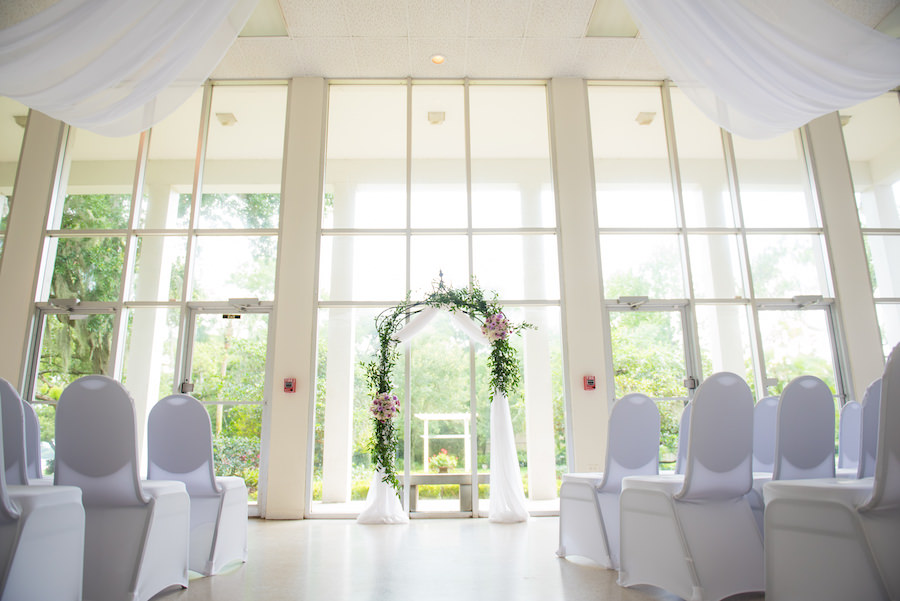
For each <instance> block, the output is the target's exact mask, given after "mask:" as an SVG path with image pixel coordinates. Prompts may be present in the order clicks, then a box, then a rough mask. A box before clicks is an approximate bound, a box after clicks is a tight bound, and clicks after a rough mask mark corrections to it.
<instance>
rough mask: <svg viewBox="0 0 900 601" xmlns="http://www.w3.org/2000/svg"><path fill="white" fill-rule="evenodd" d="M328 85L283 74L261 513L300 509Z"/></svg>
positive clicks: (311, 401)
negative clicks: (293, 383) (292, 386)
mask: <svg viewBox="0 0 900 601" xmlns="http://www.w3.org/2000/svg"><path fill="white" fill-rule="evenodd" d="M327 92H328V86H327V85H326V83H325V80H324V79H322V78H319V77H309V78H295V79H292V80H291V82H290V87H289V92H288V107H287V128H286V131H285V145H284V170H283V173H282V188H281V220H280V223H281V231H282V235H281V236H279V240H278V266H277V277H276V284H275V310H274V313H273V315H272V319H274V320H275V323H274V326H272V327H273V328H274V341H273V345H272V346H273V355H272V363H273V365H272V378H273V382H272V383H271V384H272V386H271V390H272V408H271V412H270V413H271V415H270V436H269V448H268V450H267V451H268V457H269V460H268V469H267V474H261V475H260V477H261V478H266V483H267V486H268V489H267V495H266V501H265V505H264V506H263V507H261V508H260V510H261V514H262V516H263V517H266V518H270V519H296V518H302V517H304V512H305V509H306V499H307V489H306V481H307V477H306V476H307V469H308V464H309V453H310V452H311V448H310V446H311V445H310V440H311V437H310V420H311V417H312V410H313V407H314V406H315V380H316V372H315V369H316V362H315V356H316V355H315V353H316V339H315V333H316V297H317V289H316V268H317V261H318V254H317V250H318V238H319V223H320V206H321V201H322V187H323V182H322V173H323V171H324V164H323V162H324V154H323V150H322V149H323V148H324V145H325V116H326V97H327ZM291 377H293V378H297V392H296V393H286V392H284V391H283V386H282V381H283V379H284V378H291Z"/></svg>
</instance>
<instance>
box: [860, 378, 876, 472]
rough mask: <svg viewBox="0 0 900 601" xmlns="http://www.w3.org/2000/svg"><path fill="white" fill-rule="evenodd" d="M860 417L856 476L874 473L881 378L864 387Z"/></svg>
mask: <svg viewBox="0 0 900 601" xmlns="http://www.w3.org/2000/svg"><path fill="white" fill-rule="evenodd" d="M861 404H862V415H861V418H860V422H861V424H860V441H859V465H858V466H857V470H856V476H857V477H858V478H868V477H870V476H874V475H875V455H876V454H877V453H878V422H879V421H881V378H878V379H877V380H875V381H874V382H872V383H871V384H869V387H868V388H866V393H865V394H864V395H863V400H862V403H861Z"/></svg>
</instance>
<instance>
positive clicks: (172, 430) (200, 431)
mask: <svg viewBox="0 0 900 601" xmlns="http://www.w3.org/2000/svg"><path fill="white" fill-rule="evenodd" d="M147 456H148V459H149V463H148V466H147V477H148V478H149V479H150V480H180V481H181V482H184V485H185V487H186V488H187V491H188V494H190V495H191V496H192V497H193V496H215V495H218V494H219V488H218V486H217V485H216V476H215V471H214V466H213V452H212V424H211V422H210V419H209V413H208V412H207V411H206V408H205V407H204V406H203V404H202V403H201V402H200V401H198V400H197V399H195V398H194V397H192V396H188V395H186V394H173V395H169V396H167V397H165V398H164V399H162V400H160V401H159V402H158V403H156V405H154V406H153V409H151V410H150V416H149V418H148V419H147Z"/></svg>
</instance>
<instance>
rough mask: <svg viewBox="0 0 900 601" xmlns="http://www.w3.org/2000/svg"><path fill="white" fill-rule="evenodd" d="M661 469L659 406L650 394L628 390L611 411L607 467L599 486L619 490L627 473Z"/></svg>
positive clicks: (639, 474)
mask: <svg viewBox="0 0 900 601" xmlns="http://www.w3.org/2000/svg"><path fill="white" fill-rule="evenodd" d="M658 473H659V409H658V408H657V407H656V403H655V402H654V401H653V400H652V399H651V398H650V397H648V396H647V395H645V394H640V393H632V394H627V395H625V396H624V397H622V398H621V399H619V400H618V401H616V403H615V404H614V405H613V408H612V411H611V412H610V415H609V438H608V441H607V447H606V469H604V470H603V481H602V482H601V484H600V486H599V487H598V488H599V489H601V490H602V491H603V492H618V491H620V490H621V489H622V478H624V477H625V476H646V475H655V474H658Z"/></svg>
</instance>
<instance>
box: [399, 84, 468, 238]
mask: <svg viewBox="0 0 900 601" xmlns="http://www.w3.org/2000/svg"><path fill="white" fill-rule="evenodd" d="M463 91H464V88H463V86H460V85H452V86H446V85H417V86H413V88H412V94H413V96H412V151H411V152H412V174H411V176H412V194H411V198H412V207H411V223H412V227H466V226H467V225H468V223H469V219H468V210H467V202H466V132H465V107H464V103H463Z"/></svg>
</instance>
